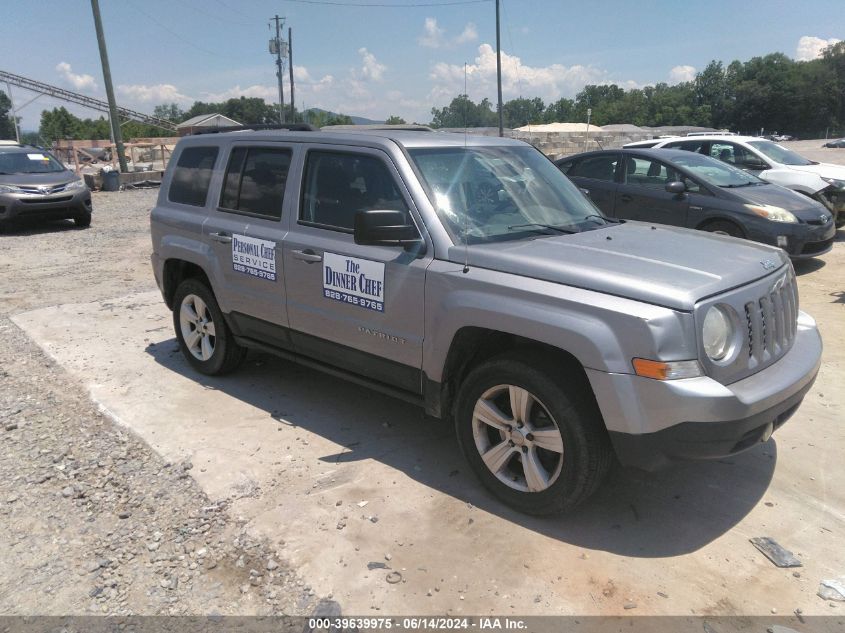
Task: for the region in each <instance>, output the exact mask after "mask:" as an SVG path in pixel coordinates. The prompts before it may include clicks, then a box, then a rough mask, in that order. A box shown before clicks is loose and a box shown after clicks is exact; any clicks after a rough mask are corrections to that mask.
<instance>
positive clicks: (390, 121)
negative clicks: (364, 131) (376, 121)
mask: <svg viewBox="0 0 845 633" xmlns="http://www.w3.org/2000/svg"><path fill="white" fill-rule="evenodd" d="M405 123H407V121H405V119H403V118H402V117H401V116H396V115H393V114H391V115H390V116H389V117H387V121H385V124H386V125H405Z"/></svg>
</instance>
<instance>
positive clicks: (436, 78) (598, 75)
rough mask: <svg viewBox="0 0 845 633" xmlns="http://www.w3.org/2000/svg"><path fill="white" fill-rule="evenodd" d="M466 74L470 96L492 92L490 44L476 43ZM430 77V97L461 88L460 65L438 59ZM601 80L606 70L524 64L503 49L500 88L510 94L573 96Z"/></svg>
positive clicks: (441, 96)
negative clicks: (586, 86)
mask: <svg viewBox="0 0 845 633" xmlns="http://www.w3.org/2000/svg"><path fill="white" fill-rule="evenodd" d="M466 74H467V90H468V91H469V92H470V93H471V95H470V96H471V97H473V98H475V99H478V98H481V97H485V96H486V97H490V96H491V95H493V94H495V90H496V51H495V50H494V49H493V47H492V46H490V44H482V45H480V46H479V47H478V56H477V57H476V58H475V63H473V64H468V65H467V67H466ZM429 77H430V78H431V80H432V81H433V82H434V87H433V88H432V90H431V92H430V93H429V99H431V100H432V101H439V100H442V99H451V98H452V97H454V96H455V95H457V94H459V93H462V92H463V91H464V67H463V65H458V64H447V63H444V62H440V63H437V64H435V65H434V66H433V67H432V69H431V72H430V74H429ZM601 83H609V78H608V75H607V72H606V71H604V70H601V69H599V68H595V67H593V66H581V65H575V66H563V65H562V64H551V65H549V66H527V65H525V64H523V63H522V60H521V59H520V58H519V57H516V56H515V55H509V54H508V53H506V52H505V51H502V92H503V93H505V94H506V95H507V96H509V97H515V96H518V95H529V96H532V97H533V96H539V97H542V98H544V99H546V100H556V99H559V98H560V97H561V96H573V95H574V94H575V93H576V92H578V91H579V90H581V89H582V88H583V87H584V86H585V85H587V84H601ZM624 84H625V82H623V85H624Z"/></svg>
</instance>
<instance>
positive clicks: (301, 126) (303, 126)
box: [190, 123, 320, 136]
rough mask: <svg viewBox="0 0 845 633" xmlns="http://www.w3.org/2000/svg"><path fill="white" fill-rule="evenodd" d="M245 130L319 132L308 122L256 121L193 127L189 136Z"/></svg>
mask: <svg viewBox="0 0 845 633" xmlns="http://www.w3.org/2000/svg"><path fill="white" fill-rule="evenodd" d="M247 130H253V131H256V132H257V131H260V130H288V131H290V132H319V131H320V130H319V128H316V127H314V126H313V125H311V124H310V123H256V124H254V125H249V124H247V125H226V126H222V127H208V128H205V129H200V128H197V129H194V130H193V131H192V132H191V134H190V136H194V135H197V134H222V133H223V132H242V131H247Z"/></svg>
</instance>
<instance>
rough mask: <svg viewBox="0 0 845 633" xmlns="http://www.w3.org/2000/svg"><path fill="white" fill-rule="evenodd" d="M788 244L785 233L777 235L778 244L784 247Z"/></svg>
mask: <svg viewBox="0 0 845 633" xmlns="http://www.w3.org/2000/svg"><path fill="white" fill-rule="evenodd" d="M788 245H789V238H787V237H786V235H778V246H779V247H781V248H786V247H787V246H788Z"/></svg>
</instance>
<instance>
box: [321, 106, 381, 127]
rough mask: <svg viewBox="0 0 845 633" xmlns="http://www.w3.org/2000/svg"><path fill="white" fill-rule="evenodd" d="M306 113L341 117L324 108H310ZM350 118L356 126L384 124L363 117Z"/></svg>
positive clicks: (351, 116)
mask: <svg viewBox="0 0 845 633" xmlns="http://www.w3.org/2000/svg"><path fill="white" fill-rule="evenodd" d="M305 112H306V113H307V112H313V113H315V114H322V115H324V116H326V117H330V116H341V115H340V114H338V113H337V112H331V111H329V110H323V109H322V108H308V109H307V110H306V111H305ZM349 118H350V119H352V122H353V123H354V124H355V125H374V124H377V123H384V121H383V120H382V121H375V120H373V119H368V118H366V117H362V116H353V115H351V114H350V115H349Z"/></svg>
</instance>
